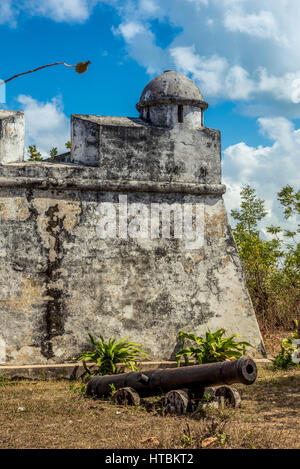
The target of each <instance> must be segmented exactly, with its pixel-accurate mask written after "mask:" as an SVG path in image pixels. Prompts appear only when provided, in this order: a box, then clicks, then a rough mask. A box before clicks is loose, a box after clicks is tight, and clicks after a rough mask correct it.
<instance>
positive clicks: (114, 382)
mask: <svg viewBox="0 0 300 469" xmlns="http://www.w3.org/2000/svg"><path fill="white" fill-rule="evenodd" d="M256 377H257V367H256V364H255V362H254V361H253V360H252V359H251V358H250V357H241V358H239V359H237V360H234V361H224V362H217V363H209V364H204V365H192V366H183V367H180V368H166V369H160V368H159V369H156V370H149V371H144V372H130V373H122V374H117V375H105V376H96V377H94V378H92V379H91V380H90V381H89V383H88V385H87V395H89V396H94V397H98V398H101V397H108V396H110V395H111V394H112V391H113V395H114V400H115V402H117V403H118V404H130V405H139V404H140V402H141V398H144V397H150V396H157V395H161V394H166V395H165V398H164V407H165V410H166V412H169V413H177V414H179V415H181V414H185V413H187V412H189V411H193V410H194V409H195V406H196V405H199V401H201V400H202V401H203V398H204V397H205V399H206V404H205V405H212V406H214V407H217V406H219V405H221V406H224V405H230V406H233V407H239V406H240V404H241V398H240V395H239V393H238V391H237V390H236V389H234V388H232V387H231V386H230V385H231V384H234V383H242V384H245V385H250V384H253V383H254V381H255V380H256Z"/></svg>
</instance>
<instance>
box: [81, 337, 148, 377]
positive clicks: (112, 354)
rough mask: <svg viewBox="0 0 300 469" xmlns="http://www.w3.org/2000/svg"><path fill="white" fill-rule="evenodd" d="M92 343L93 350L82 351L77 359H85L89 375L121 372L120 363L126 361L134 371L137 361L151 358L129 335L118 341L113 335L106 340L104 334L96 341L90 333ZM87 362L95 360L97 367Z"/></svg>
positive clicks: (84, 364) (84, 363)
mask: <svg viewBox="0 0 300 469" xmlns="http://www.w3.org/2000/svg"><path fill="white" fill-rule="evenodd" d="M89 337H90V341H91V344H92V345H93V346H94V347H95V348H94V350H92V351H87V352H83V353H81V354H80V355H79V356H78V357H76V358H75V360H77V361H78V360H83V366H84V368H85V370H86V372H87V373H88V374H89V375H107V374H115V373H119V372H120V370H119V369H118V368H117V364H118V363H124V364H125V365H127V366H129V368H130V369H131V370H133V371H136V370H137V367H136V363H137V362H139V361H141V360H143V359H144V360H149V359H150V358H149V355H148V354H147V353H146V352H145V351H144V350H143V349H142V348H141V346H140V344H138V343H137V342H129V341H128V340H127V337H126V338H124V339H121V340H118V341H116V338H115V337H113V338H112V339H109V340H108V341H107V342H105V340H104V338H103V337H102V335H100V336H99V337H100V340H99V341H96V340H95V339H94V337H93V336H92V334H89ZM86 362H93V363H94V364H95V365H96V367H95V369H90V368H89V367H88V366H87V364H86Z"/></svg>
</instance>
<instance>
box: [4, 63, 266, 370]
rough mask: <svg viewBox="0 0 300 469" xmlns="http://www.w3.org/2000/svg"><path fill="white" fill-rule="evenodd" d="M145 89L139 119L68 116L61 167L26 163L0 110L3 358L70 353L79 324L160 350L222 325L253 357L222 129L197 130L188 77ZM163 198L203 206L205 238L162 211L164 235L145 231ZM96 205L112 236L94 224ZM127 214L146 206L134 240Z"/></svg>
mask: <svg viewBox="0 0 300 469" xmlns="http://www.w3.org/2000/svg"><path fill="white" fill-rule="evenodd" d="M164 81H165V82H166V83H167V85H166V83H164ZM151 83H152V85H151ZM149 86H150V88H149ZM172 86H173V88H172ZM189 87H190V88H189ZM145 90H146V91H145ZM145 90H144V93H143V95H142V97H141V99H140V102H139V103H138V106H137V107H138V110H139V112H140V118H121V117H105V116H81V115H74V116H72V121H71V138H72V151H71V156H70V163H66V162H60V163H57V162H43V163H34V162H28V161H24V116H23V114H22V113H21V112H13V111H0V293H1V295H0V352H1V353H0V360H1V364H40V363H63V362H67V361H70V360H71V358H72V357H74V356H75V355H77V354H79V353H80V352H81V351H83V350H85V349H86V348H87V347H88V342H89V340H88V333H89V332H91V333H92V334H95V335H97V334H102V335H104V336H105V337H106V338H109V337H111V336H116V337H117V338H123V337H129V338H130V339H131V340H135V341H138V342H140V343H142V345H143V346H144V347H145V349H146V350H147V351H148V352H149V353H150V355H151V357H152V358H153V359H165V360H169V359H172V358H174V354H175V353H176V351H177V350H178V347H179V344H178V342H177V335H178V332H179V331H180V330H185V331H187V332H193V333H196V334H203V333H205V331H206V330H207V329H208V328H210V329H211V330H213V331H214V330H216V329H219V328H221V327H224V328H225V329H226V331H227V333H228V334H233V333H236V334H241V335H243V337H244V338H245V339H246V340H249V341H250V342H251V343H252V344H253V345H254V346H255V353H256V354H261V353H262V351H263V344H262V339H261V335H260V332H259V329H258V325H257V321H256V318H255V313H254V311H253V307H252V304H251V300H250V297H249V294H248V291H247V288H246V286H245V279H244V275H243V271H242V267H241V262H240V259H239V256H238V253H237V248H236V245H235V242H234V239H233V235H232V231H231V228H230V225H229V222H228V218H227V214H226V209H225V206H224V202H223V198H222V195H223V194H224V192H225V186H224V185H222V183H221V158H220V153H221V142H220V138H221V137H220V132H219V131H216V130H213V129H209V128H207V127H204V126H203V112H204V110H205V109H206V107H207V105H206V103H205V102H204V101H203V98H202V96H201V94H200V92H199V90H198V89H197V87H196V85H194V84H193V83H192V82H191V83H190V80H188V79H187V78H186V77H183V76H182V75H179V74H176V73H175V72H170V71H168V72H165V73H164V74H162V75H160V76H159V77H157V78H156V79H154V84H153V80H152V82H150V84H149V85H148V88H147V87H146V88H145ZM197 90H198V91H197ZM197 93H199V96H198V95H197ZM180 106H181V107H180ZM138 204H139V205H138ZM162 206H163V207H171V209H172V207H173V208H174V207H175V206H176V207H177V208H178V207H179V209H180V210H181V209H182V213H183V214H184V207H191V208H192V213H193V217H194V218H193V220H194V222H195V216H196V215H195V210H196V208H197V207H200V208H201V217H202V218H201V223H202V225H201V226H202V238H201V243H199V244H198V245H189V244H188V243H187V242H186V239H184V237H182V238H180V237H175V235H174V223H175V222H174V216H175V215H174V214H173V212H172V210H171V212H172V215H170V217H171V230H170V236H169V237H164V236H163V230H164V228H162V225H163V221H162V220H160V231H159V237H157V236H151V233H152V235H153V231H152V232H151V223H152V220H151V210H152V211H153V210H154V207H156V208H157V207H158V209H159V208H160V207H162ZM105 208H107V209H109V213H108V212H107V214H108V220H111V221H110V223H111V226H112V227H114V228H115V231H114V234H115V235H114V236H112V235H110V236H108V237H105V236H101V230H100V231H99V226H100V225H101V220H102V219H103V217H104V216H106V215H107V214H106V215H105ZM103 210H104V211H103ZM137 210H140V212H141V213H138V211H137ZM137 213H138V219H139V221H140V223H143V220H145V219H147V214H149V219H147V222H144V228H145V227H146V228H147V227H148V228H149V230H148V232H147V234H146V235H145V234H144V236H142V235H141V234H140V233H138V228H137V227H136V221H137V220H136V219H135V220H134V218H136V214H137ZM121 215H122V217H121ZM109 217H110V218H109ZM124 217H125V220H126V223H125V222H124ZM172 217H173V218H172ZM183 221H184V218H183ZM124 223H125V224H124ZM172 223H173V225H172ZM121 225H122V226H121ZM125 225H126V226H125ZM172 226H173V228H172ZM121 228H122V229H121ZM124 230H125V231H124ZM156 235H157V233H156Z"/></svg>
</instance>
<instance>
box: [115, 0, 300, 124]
mask: <svg viewBox="0 0 300 469" xmlns="http://www.w3.org/2000/svg"><path fill="white" fill-rule="evenodd" d="M118 6H119V10H118V11H119V14H120V16H121V18H122V21H121V23H120V26H122V25H124V24H127V23H133V24H135V23H136V24H140V25H142V26H144V31H143V33H141V34H139V35H136V36H134V40H135V39H136V43H135V44H133V42H134V40H131V38H130V37H129V39H127V38H126V34H123V36H122V37H123V39H124V41H125V45H126V48H127V51H128V54H129V55H130V56H131V57H132V58H134V59H135V60H137V62H138V63H139V64H140V65H142V66H144V67H145V68H146V70H147V71H148V73H149V74H151V73H158V72H161V71H163V70H164V69H166V68H175V69H177V70H178V71H181V72H183V73H185V74H188V75H190V76H191V77H192V78H193V79H194V80H195V81H196V82H197V84H198V85H199V87H200V89H201V91H202V93H203V95H204V97H207V98H208V99H209V98H221V99H228V100H235V101H240V100H244V101H251V113H252V114H253V113H254V112H256V110H258V109H262V108H263V107H264V106H265V105H266V104H267V105H268V106H269V107H270V108H271V107H273V108H274V109H276V112H277V110H278V109H279V105H280V103H286V104H287V105H288V106H289V107H288V108H287V107H285V109H286V111H287V113H288V114H287V115H290V116H293V117H295V116H297V117H300V106H297V105H298V103H299V102H300V82H299V79H300V55H299V53H298V48H299V47H298V45H299V43H300V28H299V25H298V18H299V17H300V2H295V1H294V0H285V1H282V0H272V2H271V1H270V0H222V1H220V0H164V1H163V2H158V1H157V0H131V1H130V2H125V1H124V0H120V1H119V2H118ZM153 19H157V20H158V21H159V22H160V23H165V24H168V25H169V26H171V27H174V28H177V33H176V35H175V37H174V36H173V39H172V40H171V41H170V43H169V44H168V45H167V46H166V47H164V48H162V47H159V46H158V42H157V38H156V35H155V34H154V28H152V25H153V23H152V21H153ZM156 28H157V26H155V30H157V29H156ZM258 104H259V105H258ZM270 114H272V113H271V112H270ZM256 115H257V114H256ZM258 115H259V114H258Z"/></svg>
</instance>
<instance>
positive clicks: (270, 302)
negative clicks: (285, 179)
mask: <svg viewBox="0 0 300 469" xmlns="http://www.w3.org/2000/svg"><path fill="white" fill-rule="evenodd" d="M299 198H300V195H299V192H297V193H295V192H294V190H293V188H292V187H291V186H286V187H284V188H283V189H282V190H281V191H280V192H279V193H278V200H279V201H280V203H281V204H282V206H283V207H284V208H285V211H284V213H285V218H289V217H290V216H292V215H296V214H297V213H299ZM241 199H242V202H241V208H240V210H232V211H231V215H232V216H233V218H234V219H235V220H237V225H236V227H235V229H234V231H233V232H234V237H235V240H236V243H237V247H238V250H239V254H240V258H241V261H242V264H243V268H244V272H245V275H246V281H247V286H248V289H249V293H250V296H251V299H252V302H253V306H254V309H255V311H256V314H257V317H258V320H259V322H260V325H261V327H262V328H268V327H278V326H281V327H287V326H288V327H289V326H290V327H291V326H292V324H293V320H294V319H295V317H296V313H297V308H298V307H299V299H300V295H299V291H300V273H299V272H300V262H299V260H300V255H299V249H300V245H299V243H297V240H296V237H295V236H296V235H297V232H290V231H288V230H284V229H282V228H281V227H280V226H270V227H268V228H267V231H268V232H269V233H270V234H272V235H273V237H272V239H271V240H270V241H268V240H265V239H263V238H262V237H261V235H260V232H259V228H258V223H259V221H261V220H262V219H263V218H264V217H265V216H266V214H267V212H266V211H265V208H264V201H263V200H261V199H259V198H258V197H257V196H256V193H255V190H254V189H253V188H251V187H250V186H245V187H244V188H243V189H242V191H241ZM298 233H299V229H298ZM286 240H288V243H286Z"/></svg>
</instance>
